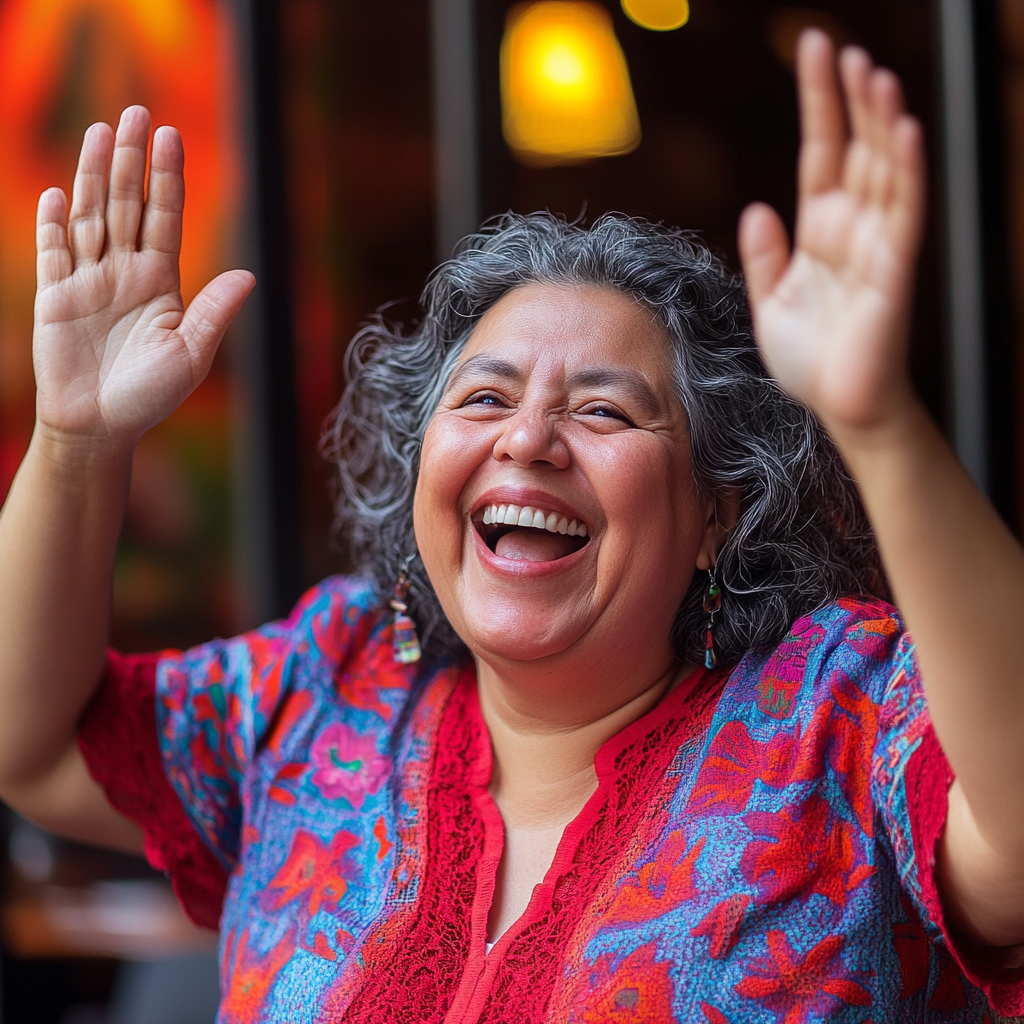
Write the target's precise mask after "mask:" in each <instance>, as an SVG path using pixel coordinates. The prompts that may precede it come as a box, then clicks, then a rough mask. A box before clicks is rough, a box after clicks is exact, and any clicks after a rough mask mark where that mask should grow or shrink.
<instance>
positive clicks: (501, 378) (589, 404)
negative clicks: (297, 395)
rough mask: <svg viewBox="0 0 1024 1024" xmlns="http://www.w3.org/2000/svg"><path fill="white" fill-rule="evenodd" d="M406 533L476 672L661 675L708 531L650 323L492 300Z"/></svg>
mask: <svg viewBox="0 0 1024 1024" xmlns="http://www.w3.org/2000/svg"><path fill="white" fill-rule="evenodd" d="M510 509H511V510H512V511H511V512H510ZM524 509H525V510H526V511H525V512H524ZM414 518H415V529H416V539H417V543H418V545H419V551H420V555H421V557H422V559H423V563H424V566H425V567H426V570H427V573H428V574H429V576H430V579H431V582H432V583H433V585H434V587H435V589H436V591H437V594H438V597H439V598H440V601H441V604H442V606H443V607H444V610H445V613H446V614H447V616H448V618H449V620H450V621H451V623H452V625H453V626H454V628H455V629H456V631H457V632H458V633H459V635H460V636H461V637H462V638H463V639H464V640H465V641H466V643H467V644H468V645H469V647H470V649H471V650H472V651H473V652H474V653H475V654H476V655H477V656H478V657H480V658H482V659H483V660H484V661H485V662H487V663H489V664H491V665H495V664H497V663H500V662H509V661H514V662H524V661H536V660H537V659H544V658H550V657H552V656H558V655H569V656H572V655H574V654H575V653H577V652H578V653H587V654H589V655H590V656H591V657H597V658H599V659H600V658H602V657H603V656H605V654H606V655H607V656H608V657H609V658H611V660H612V661H619V660H621V659H622V657H623V655H626V656H627V660H628V656H629V654H628V652H629V651H631V650H634V649H635V651H636V652H637V653H638V655H639V653H640V652H642V653H643V655H644V657H643V659H642V660H644V661H645V662H646V661H648V660H649V659H650V657H651V655H655V656H656V657H658V658H662V659H663V661H662V664H667V663H668V662H669V661H670V659H671V656H672V653H671V642H670V638H669V637H670V628H671V624H672V620H673V618H674V615H675V612H676V609H677V608H678V606H679V603H680V601H681V600H682V597H683V594H684V593H685V591H686V588H687V585H688V584H689V581H690V578H691V576H692V574H693V571H694V568H695V566H696V567H700V568H707V566H708V565H709V564H710V560H709V558H708V555H709V548H710V544H711V543H713V541H714V537H715V536H717V533H716V528H715V526H714V513H713V506H712V504H711V503H710V502H709V500H708V499H702V498H701V497H700V496H699V495H698V493H697V490H696V488H695V486H694V481H693V474H692V472H691V466H690V446H689V437H688V431H687V424H686V416H685V413H684V411H683V407H682V405H681V403H680V401H679V399H678V398H677V397H676V395H675V392H674V390H673V387H672V372H671V363H670V357H669V341H668V338H667V336H666V333H665V331H664V329H663V328H662V327H661V326H660V325H659V324H658V323H657V322H656V321H655V320H654V319H653V317H652V315H651V313H650V311H649V310H647V309H645V308H644V307H643V306H641V305H640V304H638V303H637V302H635V301H634V300H632V299H631V298H629V297H628V296H625V295H623V294H621V293H619V292H615V291H612V290H609V289H605V288H599V287H593V286H588V287H571V286H562V285H551V284H528V285H524V286H522V287H520V288H518V289H516V290H515V291H513V292H510V293H509V294H507V295H506V296H505V297H504V298H502V300H501V301H500V302H498V303H497V304H496V305H495V306H494V307H492V308H491V309H490V310H489V311H488V313H487V314H486V315H485V316H484V317H483V318H482V319H481V320H480V322H479V324H478V325H477V327H476V329H475V330H474V332H473V334H472V336H471V337H470V339H469V341H468V343H467V345H466V348H465V350H464V351H463V353H462V355H461V357H460V359H459V361H458V364H457V365H456V367H455V370H454V372H453V373H452V376H451V378H450V380H449V382H448V385H447V387H446V389H445V391H444V394H443V397H442V398H441V401H440V404H439V406H438V408H437V411H436V412H435V413H434V416H433V418H432V419H431V421H430V424H429V426H428V428H427V431H426V435H425V437H424V440H423V451H422V458H421V465H420V475H419V482H418V484H417V488H416V500H415V509H414ZM495 520H500V521H495ZM709 520H710V525H709ZM574 523H575V524H576V531H575V533H576V535H575V536H573V535H572V534H573V532H574V531H573V526H572V524H574Z"/></svg>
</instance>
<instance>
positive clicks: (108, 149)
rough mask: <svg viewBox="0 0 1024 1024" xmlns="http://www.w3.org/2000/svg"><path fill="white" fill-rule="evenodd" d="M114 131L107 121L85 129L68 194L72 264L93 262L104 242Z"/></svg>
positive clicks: (98, 256) (98, 255)
mask: <svg viewBox="0 0 1024 1024" xmlns="http://www.w3.org/2000/svg"><path fill="white" fill-rule="evenodd" d="M113 150H114V133H113V131H111V129H110V125H109V124H102V123H100V124H94V125H92V126H91V127H90V128H88V129H87V130H86V133H85V138H84V139H83V140H82V152H81V154H80V155H79V157H78V170H77V171H76V172H75V185H74V190H73V191H72V195H71V220H70V223H69V225H68V232H69V234H70V236H71V252H72V254H73V255H74V258H75V262H76V263H90V262H95V261H96V260H98V259H99V258H100V255H101V253H102V252H103V244H104V242H105V241H106V220H105V217H104V213H105V211H106V208H107V181H108V179H109V177H110V157H111V154H112V153H113Z"/></svg>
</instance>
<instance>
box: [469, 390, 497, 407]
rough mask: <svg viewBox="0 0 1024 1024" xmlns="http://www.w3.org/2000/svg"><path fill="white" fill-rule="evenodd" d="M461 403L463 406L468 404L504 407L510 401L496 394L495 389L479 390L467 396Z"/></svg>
mask: <svg viewBox="0 0 1024 1024" xmlns="http://www.w3.org/2000/svg"><path fill="white" fill-rule="evenodd" d="M461 404H462V406H463V407H465V406H467V405H484V406H486V405H491V406H498V407H504V406H507V405H508V401H507V400H506V399H504V398H502V397H501V396H500V395H496V394H495V393H494V392H493V391H477V392H475V393H474V394H472V395H470V396H469V397H468V398H466V399H465V400H464V401H463V402H462V403H461Z"/></svg>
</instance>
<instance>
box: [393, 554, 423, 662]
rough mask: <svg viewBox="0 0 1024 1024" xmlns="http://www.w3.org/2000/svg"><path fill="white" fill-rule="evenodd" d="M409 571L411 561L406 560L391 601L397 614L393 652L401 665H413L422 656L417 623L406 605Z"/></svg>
mask: <svg viewBox="0 0 1024 1024" xmlns="http://www.w3.org/2000/svg"><path fill="white" fill-rule="evenodd" d="M408 570H409V559H406V560H405V561H404V562H402V565H401V567H400V568H399V570H398V582H397V583H396V584H395V592H394V595H393V596H392V598H391V601H390V604H391V608H392V610H393V611H394V613H395V619H394V634H393V639H392V650H393V651H394V655H395V661H397V662H398V664H399V665H411V664H412V663H413V662H414V661H419V660H420V656H421V654H422V651H421V650H420V638H419V637H418V636H417V635H416V623H415V622H413V621H412V619H411V618H409V614H408V612H409V606H408V604H406V601H407V600H408V597H409V577H408V575H407V573H408Z"/></svg>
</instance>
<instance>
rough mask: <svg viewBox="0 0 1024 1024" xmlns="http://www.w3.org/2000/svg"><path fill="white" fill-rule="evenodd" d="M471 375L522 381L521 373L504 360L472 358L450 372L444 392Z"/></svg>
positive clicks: (482, 357)
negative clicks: (478, 374)
mask: <svg viewBox="0 0 1024 1024" xmlns="http://www.w3.org/2000/svg"><path fill="white" fill-rule="evenodd" d="M471 373H474V374H475V373H480V374H484V375H486V376H489V377H501V378H503V379H505V380H511V381H516V382H519V381H522V379H523V371H522V370H520V369H519V368H518V367H517V366H515V365H514V364H512V363H507V362H505V360H504V359H498V358H496V357H495V356H488V355H479V356H472V357H471V358H469V359H467V360H466V361H465V362H464V363H463V364H462V365H461V366H457V367H456V368H455V369H454V370H453V371H452V373H451V376H450V377H449V378H448V381H447V383H446V384H445V386H444V389H445V391H449V390H450V389H451V388H453V387H454V386H455V385H456V384H458V383H459V382H460V381H461V380H462V378H463V377H468V376H469V375H470V374H471Z"/></svg>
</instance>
